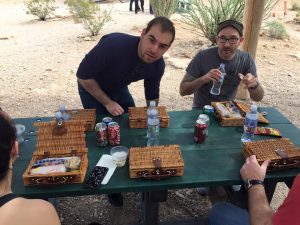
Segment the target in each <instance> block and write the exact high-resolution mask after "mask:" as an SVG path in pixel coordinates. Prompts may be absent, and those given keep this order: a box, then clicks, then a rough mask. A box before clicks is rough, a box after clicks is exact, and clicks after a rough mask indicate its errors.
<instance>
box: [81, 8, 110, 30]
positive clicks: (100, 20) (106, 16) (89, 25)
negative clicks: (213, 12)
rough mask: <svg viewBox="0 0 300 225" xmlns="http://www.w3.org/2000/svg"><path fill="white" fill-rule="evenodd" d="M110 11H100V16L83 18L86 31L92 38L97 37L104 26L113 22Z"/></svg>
mask: <svg viewBox="0 0 300 225" xmlns="http://www.w3.org/2000/svg"><path fill="white" fill-rule="evenodd" d="M110 14H111V12H110V11H106V10H104V11H102V12H101V11H99V12H98V14H95V15H92V16H91V17H87V18H83V19H82V23H83V26H84V28H85V29H86V30H88V31H89V32H90V33H91V35H92V36H97V35H98V34H99V32H100V30H101V29H102V27H103V26H104V24H105V23H106V22H108V21H110V20H111V16H110Z"/></svg>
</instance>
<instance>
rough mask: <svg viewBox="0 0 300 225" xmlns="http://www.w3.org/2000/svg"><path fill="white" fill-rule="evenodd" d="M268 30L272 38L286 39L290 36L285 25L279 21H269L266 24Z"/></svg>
mask: <svg viewBox="0 0 300 225" xmlns="http://www.w3.org/2000/svg"><path fill="white" fill-rule="evenodd" d="M266 31H267V34H268V36H269V37H271V38H276V39H284V38H288V37H289V35H288V33H287V31H286V29H285V27H284V25H283V24H282V23H280V22H277V21H271V22H268V23H267V24H266Z"/></svg>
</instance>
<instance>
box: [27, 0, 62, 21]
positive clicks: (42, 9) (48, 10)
mask: <svg viewBox="0 0 300 225" xmlns="http://www.w3.org/2000/svg"><path fill="white" fill-rule="evenodd" d="M54 3H55V0H31V1H29V2H25V3H24V4H25V6H26V8H27V11H26V13H27V14H31V15H34V16H37V17H38V18H39V19H40V20H43V21H44V20H46V19H47V18H48V17H49V16H50V15H51V14H53V12H54V11H55V9H56V8H57V7H56V6H54Z"/></svg>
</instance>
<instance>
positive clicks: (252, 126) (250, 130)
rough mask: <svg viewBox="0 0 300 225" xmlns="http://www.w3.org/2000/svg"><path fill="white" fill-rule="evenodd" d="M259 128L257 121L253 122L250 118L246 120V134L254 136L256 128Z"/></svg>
mask: <svg viewBox="0 0 300 225" xmlns="http://www.w3.org/2000/svg"><path fill="white" fill-rule="evenodd" d="M256 127H257V120H252V119H249V118H247V117H246V118H245V125H244V132H245V133H248V134H253V133H254V131H255V128H256Z"/></svg>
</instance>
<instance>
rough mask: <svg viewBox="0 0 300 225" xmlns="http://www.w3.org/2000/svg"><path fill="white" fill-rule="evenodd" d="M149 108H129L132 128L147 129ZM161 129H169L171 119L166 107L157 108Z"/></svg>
mask: <svg viewBox="0 0 300 225" xmlns="http://www.w3.org/2000/svg"><path fill="white" fill-rule="evenodd" d="M147 109H148V108H147V107H129V109H128V118H129V127H130V128H147ZM157 110H158V117H159V124H160V127H169V122H170V117H169V115H168V113H167V110H166V107H165V106H157Z"/></svg>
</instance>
